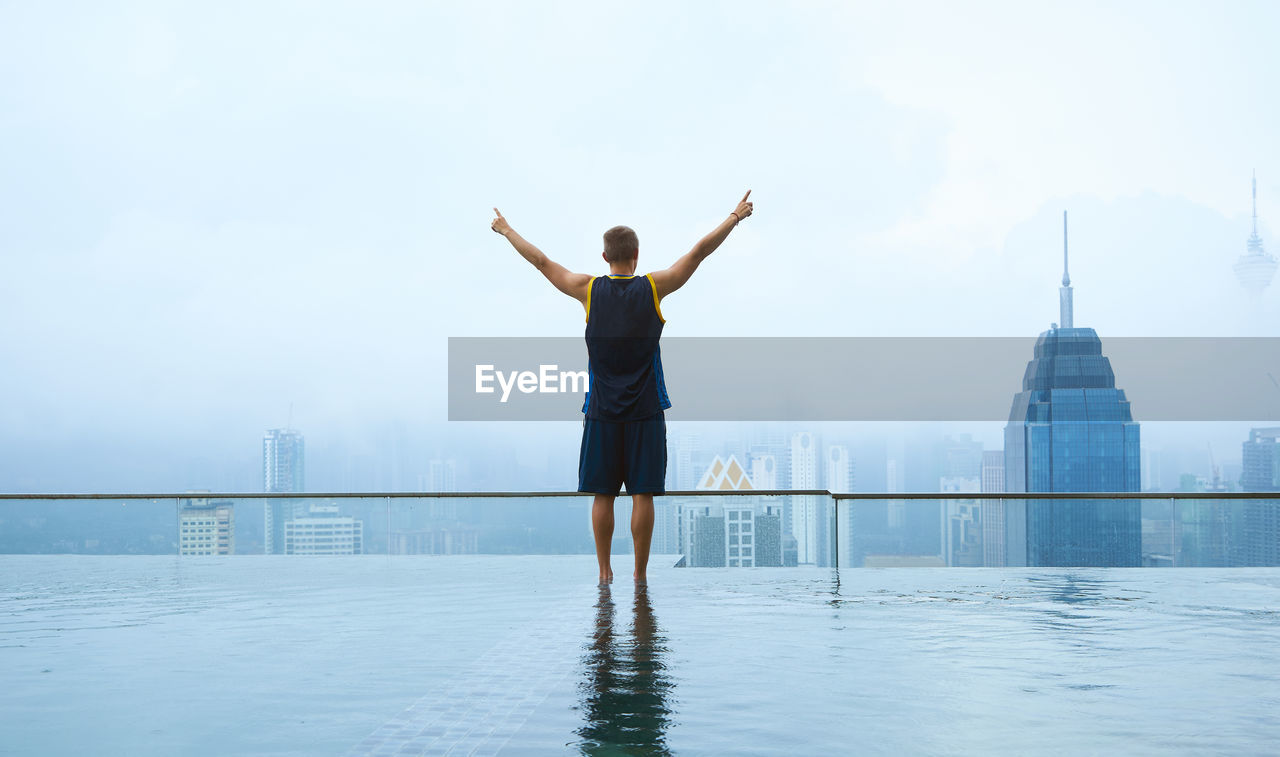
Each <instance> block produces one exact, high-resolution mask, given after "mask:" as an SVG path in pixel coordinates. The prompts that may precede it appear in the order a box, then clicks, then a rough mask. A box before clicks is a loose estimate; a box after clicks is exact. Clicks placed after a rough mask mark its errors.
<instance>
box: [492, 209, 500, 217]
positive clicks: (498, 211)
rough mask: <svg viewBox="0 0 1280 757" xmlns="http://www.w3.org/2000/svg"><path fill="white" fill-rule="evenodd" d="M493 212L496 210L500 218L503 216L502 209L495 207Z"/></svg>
mask: <svg viewBox="0 0 1280 757" xmlns="http://www.w3.org/2000/svg"><path fill="white" fill-rule="evenodd" d="M493 212H494V213H495V214H496V215H497V216H498V217H499V218H501V217H502V211H501V210H498V209H497V208H494V209H493Z"/></svg>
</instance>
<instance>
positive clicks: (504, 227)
mask: <svg viewBox="0 0 1280 757" xmlns="http://www.w3.org/2000/svg"><path fill="white" fill-rule="evenodd" d="M747 194H751V193H750V192H748V193H747ZM493 213H494V215H496V216H497V218H495V219H493V223H491V224H489V228H491V229H493V230H494V231H496V232H498V233H499V234H501V235H502V236H504V237H505V236H506V235H507V232H508V231H511V225H510V224H508V223H507V219H505V218H503V217H502V213H501V212H499V210H498V209H497V208H494V209H493Z"/></svg>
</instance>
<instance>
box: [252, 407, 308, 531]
mask: <svg viewBox="0 0 1280 757" xmlns="http://www.w3.org/2000/svg"><path fill="white" fill-rule="evenodd" d="M303 461H304V455H303V441H302V434H300V433H298V432H297V431H294V430H293V429H284V428H273V429H271V430H270V431H268V432H267V433H266V434H265V435H264V436H263V437H262V480H263V491H265V492H267V493H285V492H300V491H303V490H304V483H303ZM303 512H304V510H303V502H302V500H297V499H270V500H267V503H266V506H265V507H264V508H263V516H264V519H265V520H264V523H263V537H262V541H263V546H264V548H265V551H266V553H267V554H269V555H273V554H274V555H282V554H284V524H285V523H287V522H289V521H291V520H293V519H294V518H295V517H298V516H299V515H301V514H302V513H303Z"/></svg>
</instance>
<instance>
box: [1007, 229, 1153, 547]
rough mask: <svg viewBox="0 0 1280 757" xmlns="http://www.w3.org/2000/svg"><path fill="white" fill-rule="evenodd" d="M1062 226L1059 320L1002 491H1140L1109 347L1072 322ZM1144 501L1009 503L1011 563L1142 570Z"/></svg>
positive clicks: (1040, 348)
mask: <svg viewBox="0 0 1280 757" xmlns="http://www.w3.org/2000/svg"><path fill="white" fill-rule="evenodd" d="M1066 223H1067V216H1066V213H1063V214H1062V224H1063V248H1062V249H1063V252H1062V255H1063V275H1062V282H1063V284H1062V290H1061V296H1060V308H1061V320H1062V323H1063V324H1064V325H1062V326H1059V325H1058V324H1054V325H1053V327H1051V328H1050V329H1049V330H1048V331H1045V332H1043V333H1041V334H1040V337H1039V339H1037V340H1036V345H1035V352H1034V357H1033V358H1032V360H1031V361H1030V362H1029V363H1027V370H1026V373H1025V374H1024V375H1023V379H1022V391H1021V392H1019V393H1018V394H1017V395H1015V396H1014V398H1013V405H1012V408H1011V409H1010V411H1009V422H1008V424H1007V425H1006V426H1005V430H1004V436H1005V489H1006V491H1010V492H1024V491H1025V492H1091V491H1124V492H1127V491H1138V490H1139V488H1140V485H1141V481H1140V475H1141V468H1140V466H1141V460H1140V454H1139V451H1140V442H1139V428H1138V424H1137V423H1136V422H1134V420H1133V417H1132V413H1131V412H1130V409H1129V401H1128V399H1127V398H1126V397H1125V394H1124V390H1123V389H1117V388H1116V383H1115V374H1114V373H1113V371H1112V370H1111V361H1110V360H1108V359H1107V358H1106V356H1104V355H1103V354H1102V340H1101V339H1099V338H1098V334H1097V332H1095V331H1094V330H1093V329H1089V328H1075V327H1074V326H1073V325H1072V324H1073V320H1074V314H1073V313H1072V298H1071V284H1070V281H1071V280H1070V278H1069V277H1068V275H1067V244H1066ZM1141 517H1142V516H1141V508H1140V506H1139V502H1138V501H1137V500H1131V501H1106V500H1023V501H1016V500H1015V501H1007V502H1006V509H1005V556H1006V564H1007V565H1009V566H1024V565H1025V566H1086V565H1089V566H1111V567H1123V566H1132V567H1137V566H1139V565H1141V564H1142V522H1141Z"/></svg>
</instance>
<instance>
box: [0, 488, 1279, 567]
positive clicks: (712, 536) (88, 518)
mask: <svg viewBox="0 0 1280 757" xmlns="http://www.w3.org/2000/svg"><path fill="white" fill-rule="evenodd" d="M654 509H655V514H654V527H653V541H652V546H651V554H652V555H654V559H655V560H656V561H659V562H662V561H666V560H667V559H668V558H669V557H670V558H671V559H672V562H673V564H679V565H680V566H682V567H717V568H761V567H802V566H813V567H840V568H856V567H869V568H871V567H1024V566H1025V567H1055V566H1059V567H1065V566H1091V567H1252V566H1268V565H1280V525H1278V523H1280V497H1277V496H1276V495H1274V494H1270V495H1269V494H1266V493H1245V492H1141V493H1138V492H1089V493H1056V492H1054V493H1048V492H1037V493H979V492H951V493H937V492H907V493H868V492H857V493H831V492H827V491H825V490H820V489H814V490H769V491H762V490H754V491H744V490H715V491H708V490H692V491H669V492H667V493H666V494H665V495H663V496H659V497H657V498H656V500H655V508H654ZM0 519H3V528H0V553H9V554H13V553H19V554H66V553H71V554H180V555H188V556H210V555H254V554H268V555H298V556H301V555H371V554H378V555H388V556H395V555H464V554H509V555H552V554H593V553H594V551H595V546H594V539H593V535H592V528H591V497H590V495H584V494H581V493H578V492H367V493H345V492H344V493H215V492H177V493H164V494H0ZM630 520H631V501H630V498H629V497H627V496H626V495H625V494H624V495H622V496H621V497H619V498H618V500H617V502H616V504H615V513H614V522H615V530H614V539H613V544H612V551H613V552H614V553H615V554H628V553H630V552H631V549H632V546H631V543H632V540H631V533H630V527H629V523H630Z"/></svg>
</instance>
